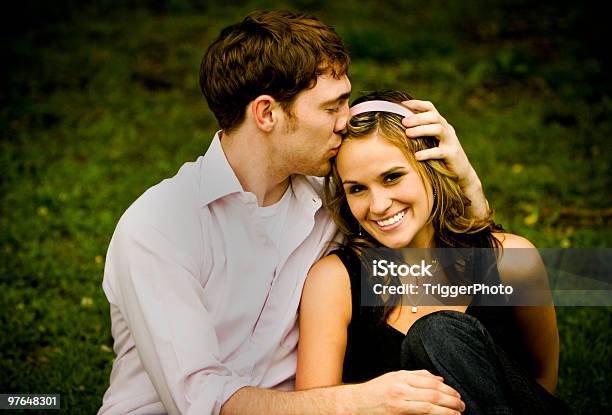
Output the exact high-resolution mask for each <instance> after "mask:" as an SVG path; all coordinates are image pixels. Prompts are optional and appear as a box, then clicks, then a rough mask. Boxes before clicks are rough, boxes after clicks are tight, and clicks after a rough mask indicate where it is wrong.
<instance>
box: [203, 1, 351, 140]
mask: <svg viewBox="0 0 612 415" xmlns="http://www.w3.org/2000/svg"><path fill="white" fill-rule="evenodd" d="M348 64H349V56H348V52H347V50H346V48H345V47H344V44H343V43H342V40H341V39H340V36H338V34H337V33H336V31H335V30H334V29H333V28H332V27H330V26H327V25H325V24H324V23H322V22H321V21H320V20H318V19H317V18H315V17H312V16H308V15H305V14H301V13H293V12H288V11H257V12H253V13H251V14H249V15H248V16H247V17H246V18H245V19H244V20H243V21H242V22H240V23H237V24H234V25H232V26H229V27H226V28H225V29H223V30H222V31H221V34H220V36H219V38H218V39H216V40H215V41H214V42H213V43H212V44H211V45H210V46H209V48H208V50H207V51H206V53H205V54H204V58H203V59H202V65H201V67H200V88H201V90H202V94H203V95H204V97H205V98H206V101H207V102H208V106H209V107H210V109H211V111H212V112H213V113H214V114H215V116H216V117H217V121H218V122H219V125H220V127H221V128H222V129H223V130H224V131H226V132H227V131H231V130H232V129H234V128H235V127H237V126H238V125H240V124H241V123H242V121H243V120H244V114H245V109H246V106H247V104H248V103H249V102H251V101H252V100H253V99H255V98H257V97H258V96H259V95H264V94H265V95H270V96H272V97H273V98H274V99H276V100H277V101H278V102H279V103H280V104H281V106H282V108H283V110H284V111H286V112H287V113H290V110H291V104H292V102H293V99H294V98H295V96H296V95H297V94H298V93H299V92H300V91H302V90H304V89H307V88H313V87H314V86H315V85H316V82H317V77H318V76H319V75H321V74H324V73H331V75H332V76H334V77H340V76H342V75H344V74H346V73H347V70H348Z"/></svg>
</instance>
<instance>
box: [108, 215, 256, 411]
mask: <svg viewBox="0 0 612 415" xmlns="http://www.w3.org/2000/svg"><path fill="white" fill-rule="evenodd" d="M197 262H198V261H196V260H194V258H193V257H191V256H190V255H189V254H187V253H185V252H184V250H182V249H180V248H179V247H177V244H176V243H173V241H172V238H169V237H168V235H165V232H163V231H161V230H160V229H157V228H156V227H155V226H153V225H151V224H143V223H138V222H134V221H131V222H130V221H120V223H119V225H118V227H117V229H116V231H115V234H114V235H113V239H112V241H111V244H110V246H109V249H108V254H107V262H106V269H105V284H106V285H105V289H106V290H108V291H110V292H111V293H112V297H113V301H114V302H115V303H116V304H117V306H118V307H119V310H120V311H121V314H122V316H123V318H124V319H125V320H126V322H127V325H128V327H129V330H130V333H131V335H132V337H133V340H134V343H135V345H136V350H137V352H138V356H139V358H140V360H141V362H142V365H143V366H144V369H145V370H146V372H147V374H148V375H149V378H150V379H151V382H152V383H153V385H154V387H155V389H156V391H157V393H158V395H159V397H160V399H161V401H162V403H163V405H164V406H165V408H166V410H167V411H168V413H170V414H198V415H203V414H218V413H219V412H220V410H221V406H222V405H223V403H224V402H225V401H226V400H227V399H229V397H231V395H233V394H234V393H235V392H236V391H237V390H238V389H240V388H242V387H244V386H249V385H250V384H251V379H250V378H248V377H244V376H239V375H237V374H236V373H235V372H233V371H232V370H231V369H230V368H228V367H227V366H226V365H224V364H223V363H222V362H221V361H220V360H219V342H218V338H217V334H216V332H215V327H214V321H213V319H212V317H211V313H209V311H208V310H207V309H206V307H205V305H204V303H203V298H204V295H203V287H202V285H201V283H200V280H199V278H198V276H199V273H200V268H201V266H202V264H198V263H197Z"/></svg>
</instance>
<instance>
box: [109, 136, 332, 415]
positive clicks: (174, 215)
mask: <svg viewBox="0 0 612 415" xmlns="http://www.w3.org/2000/svg"><path fill="white" fill-rule="evenodd" d="M291 181H292V186H291V187H292V188H291V189H290V190H291V191H292V192H293V194H292V195H290V196H291V197H290V199H289V200H288V202H287V203H289V208H288V209H287V210H286V215H285V216H286V220H285V222H284V225H283V227H282V232H280V240H279V241H272V240H271V239H270V237H269V235H268V230H267V229H269V226H268V227H267V226H266V223H265V220H266V218H265V211H264V210H261V208H259V207H258V206H257V201H256V198H255V196H254V195H253V194H252V193H247V192H244V191H243V190H242V187H241V185H240V183H239V182H238V179H237V178H236V175H235V174H234V172H233V170H232V169H231V167H230V165H229V163H228V162H227V159H226V157H225V154H224V153H223V149H222V147H221V142H220V140H219V133H217V134H216V135H215V137H214V139H213V141H212V143H211V145H210V147H209V149H208V151H207V152H206V154H205V155H204V156H201V157H199V158H198V159H197V160H196V161H195V162H192V163H186V164H184V165H183V166H182V167H181V169H180V170H179V172H178V173H177V175H176V176H174V177H173V178H171V179H167V180H164V181H162V182H161V183H159V184H157V185H156V186H153V187H152V188H150V189H149V190H147V191H146V192H145V193H144V194H143V195H142V196H141V197H140V198H139V199H138V200H136V201H135V202H134V204H132V206H130V207H129V208H128V210H127V211H126V212H125V214H124V215H123V216H122V217H121V219H120V221H119V223H118V225H117V228H116V230H115V233H114V235H113V238H112V240H111V243H110V245H109V248H108V253H107V257H106V266H105V270H104V282H103V284H102V285H103V288H104V292H105V293H106V296H107V298H108V301H109V303H110V310H111V319H112V334H113V338H114V340H115V343H114V351H115V353H116V355H117V357H116V359H115V361H114V364H113V369H112V373H111V378H110V387H109V388H108V390H107V391H106V394H105V395H104V402H103V405H102V407H101V408H100V411H99V412H98V414H127V413H130V414H162V413H170V414H179V413H180V414H198V415H205V414H218V413H219V411H220V409H221V405H222V404H223V403H224V402H225V401H226V400H227V399H228V398H229V397H230V396H231V395H232V394H234V393H235V392H236V391H237V390H238V389H240V388H242V387H244V386H257V387H263V388H275V389H280V390H291V389H292V388H293V381H294V376H295V368H296V344H297V340H298V330H297V321H296V317H297V310H298V306H299V302H300V295H301V292H302V288H303V284H304V280H305V277H306V274H307V272H308V270H309V269H310V267H311V265H312V264H313V263H314V262H315V261H316V260H317V259H318V258H320V257H321V256H322V255H323V254H324V253H325V251H326V249H327V247H328V244H329V242H330V241H331V240H332V239H333V238H334V235H335V231H336V228H335V226H334V225H333V223H332V221H331V219H330V217H329V215H328V213H327V212H326V210H325V209H324V208H322V206H321V205H322V201H321V197H320V192H321V190H322V184H321V182H320V180H317V179H314V178H310V177H304V176H293V177H292V180H291Z"/></svg>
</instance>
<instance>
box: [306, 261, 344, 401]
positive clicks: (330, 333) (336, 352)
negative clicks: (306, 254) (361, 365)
mask: <svg viewBox="0 0 612 415" xmlns="http://www.w3.org/2000/svg"><path fill="white" fill-rule="evenodd" d="M299 319H300V320H299V323H300V340H299V342H298V364H297V373H296V385H295V387H296V390H302V389H309V388H314V387H321V386H331V385H339V384H341V383H342V365H343V363H344V352H345V349H346V329H347V327H348V324H349V322H350V320H351V283H350V279H349V275H348V272H347V270H346V268H345V267H344V264H343V263H342V261H340V258H338V256H336V255H330V256H327V257H325V258H322V259H321V260H320V261H318V262H317V263H316V264H314V265H313V267H312V268H311V269H310V272H309V273H308V277H307V278H306V283H305V285H304V290H303V291H302V300H301V303H300V312H299Z"/></svg>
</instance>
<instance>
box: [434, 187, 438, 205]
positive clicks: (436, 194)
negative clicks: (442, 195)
mask: <svg viewBox="0 0 612 415" xmlns="http://www.w3.org/2000/svg"><path fill="white" fill-rule="evenodd" d="M437 198H438V192H437V191H436V188H435V187H434V189H433V200H434V202H435V201H436V199H437Z"/></svg>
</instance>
